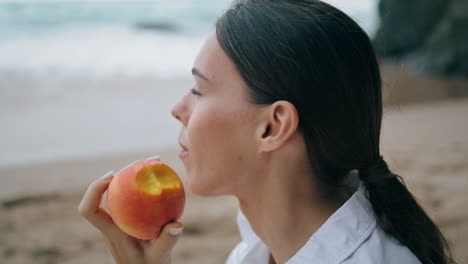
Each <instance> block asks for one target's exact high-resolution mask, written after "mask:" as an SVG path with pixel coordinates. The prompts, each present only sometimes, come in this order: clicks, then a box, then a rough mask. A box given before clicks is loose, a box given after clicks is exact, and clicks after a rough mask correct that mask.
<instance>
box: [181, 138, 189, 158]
mask: <svg viewBox="0 0 468 264" xmlns="http://www.w3.org/2000/svg"><path fill="white" fill-rule="evenodd" d="M179 145H180V147H181V148H182V149H181V150H180V151H179V158H180V159H184V158H186V157H187V156H188V149H187V147H186V146H185V145H184V144H182V143H180V141H179Z"/></svg>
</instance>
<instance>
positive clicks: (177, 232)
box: [169, 227, 184, 236]
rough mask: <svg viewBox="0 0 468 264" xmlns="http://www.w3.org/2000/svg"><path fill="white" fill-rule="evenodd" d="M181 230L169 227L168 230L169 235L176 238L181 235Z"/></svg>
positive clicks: (180, 228)
mask: <svg viewBox="0 0 468 264" xmlns="http://www.w3.org/2000/svg"><path fill="white" fill-rule="evenodd" d="M182 230H184V228H183V227H171V228H169V234H171V235H173V236H178V235H180V234H181V233H182Z"/></svg>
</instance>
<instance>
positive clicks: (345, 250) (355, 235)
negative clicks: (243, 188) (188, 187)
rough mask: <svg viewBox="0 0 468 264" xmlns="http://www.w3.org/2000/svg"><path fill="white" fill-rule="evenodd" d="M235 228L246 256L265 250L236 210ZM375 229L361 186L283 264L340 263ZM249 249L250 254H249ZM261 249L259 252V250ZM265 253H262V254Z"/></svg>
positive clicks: (245, 219)
mask: <svg viewBox="0 0 468 264" xmlns="http://www.w3.org/2000/svg"><path fill="white" fill-rule="evenodd" d="M237 224H238V227H239V232H240V234H241V237H242V241H243V242H244V243H246V246H247V251H246V253H247V252H249V251H257V253H260V252H259V251H262V252H261V253H262V254H261V255H263V256H264V255H267V254H268V249H267V247H266V245H265V244H264V243H263V241H262V240H261V239H260V238H259V237H258V236H257V235H256V234H255V233H254V231H253V230H252V227H251V226H250V224H249V222H248V220H247V218H246V217H245V216H244V215H243V214H242V212H241V211H240V210H239V214H238V217H237ZM375 227H376V221H375V217H374V215H373V209H372V205H371V204H370V202H369V200H368V199H367V195H366V189H365V187H364V185H363V184H362V183H361V184H360V186H359V188H358V189H357V191H356V192H354V194H353V195H352V196H351V197H350V198H349V199H348V200H347V201H346V202H345V203H344V204H343V205H342V206H341V207H340V208H339V209H338V210H337V211H336V212H335V213H333V214H332V215H331V216H330V218H328V220H327V221H326V222H325V223H324V224H323V225H322V226H321V227H320V228H319V229H318V230H317V231H316V232H315V233H314V234H313V235H312V236H311V237H310V239H309V240H308V241H307V242H306V244H305V245H304V246H303V247H302V248H301V249H300V250H299V251H298V252H297V253H296V254H295V255H294V256H293V257H291V259H289V260H288V261H287V262H286V264H298V263H317V264H320V263H340V262H341V261H343V260H344V259H346V258H347V257H348V256H350V255H351V254H352V253H353V252H354V251H355V250H356V249H357V248H358V247H359V245H361V244H362V243H363V242H364V241H365V240H366V238H367V237H368V236H369V235H370V234H371V233H372V231H373V230H374V229H375ZM249 249H250V250H249ZM259 249H262V250H259ZM264 251H265V252H264Z"/></svg>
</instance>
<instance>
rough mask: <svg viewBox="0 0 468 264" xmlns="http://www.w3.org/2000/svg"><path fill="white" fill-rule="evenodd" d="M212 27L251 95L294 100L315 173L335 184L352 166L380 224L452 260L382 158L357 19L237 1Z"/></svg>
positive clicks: (298, 6) (370, 56)
mask: <svg viewBox="0 0 468 264" xmlns="http://www.w3.org/2000/svg"><path fill="white" fill-rule="evenodd" d="M216 34H217V39H218V42H219V44H220V45H221V47H222V49H223V50H224V51H225V52H226V53H227V55H228V56H229V57H230V58H231V60H232V61H233V62H234V64H235V65H236V67H237V70H238V71H239V72H240V74H241V76H242V78H243V79H244V81H245V82H246V83H247V85H248V86H249V88H250V92H251V98H252V101H253V103H256V104H271V103H273V102H275V101H278V100H286V101H289V102H291V103H292V104H293V105H294V106H295V107H296V108H297V111H298V113H299V120H300V121H299V131H300V132H301V133H302V134H303V135H304V140H305V144H306V147H307V151H308V157H309V160H310V162H311V165H312V167H313V168H314V170H315V174H316V175H317V177H319V179H320V180H321V181H322V182H324V183H326V184H329V185H332V186H339V185H341V184H342V183H343V182H344V180H345V178H346V176H347V175H349V172H350V171H351V170H354V169H359V170H360V173H359V176H360V178H361V180H362V181H363V182H364V184H365V186H366V189H367V193H368V198H369V200H370V202H371V204H372V206H373V209H374V212H375V214H376V218H377V222H378V224H379V226H380V227H381V228H382V229H383V230H384V231H385V232H387V233H388V234H390V235H392V236H393V237H395V238H396V239H397V240H398V241H400V242H401V243H402V244H404V245H405V246H407V247H408V248H409V249H410V250H411V251H412V252H413V253H414V254H415V255H416V256H417V257H418V258H419V260H420V261H421V262H422V263H437V264H441V263H442V264H443V263H453V260H451V258H450V257H449V256H450V250H449V248H448V245H447V242H446V240H445V239H444V237H443V235H442V233H441V232H440V231H439V229H438V228H437V226H436V225H435V224H434V223H433V222H432V221H431V219H430V218H429V217H428V216H427V214H426V213H425V212H424V210H423V209H422V208H421V207H420V206H419V205H418V203H417V202H416V200H415V199H414V197H413V196H412V195H411V193H410V192H409V191H408V189H407V188H406V186H405V185H404V183H403V181H402V179H401V178H400V177H399V176H397V175H395V174H393V173H392V172H391V171H390V170H389V169H388V167H387V165H386V163H385V161H384V160H383V158H382V157H381V154H380V147H379V144H380V129H381V121H382V91H381V90H382V89H381V77H380V71H379V65H378V63H377V59H376V56H375V54H374V50H373V48H372V45H371V41H370V39H369V37H368V36H367V35H366V33H365V32H364V31H363V30H362V29H361V28H360V27H359V26H358V25H357V24H356V22H354V21H353V20H352V19H351V18H350V17H348V16H347V15H346V14H344V13H343V12H341V11H339V10H338V9H336V8H334V7H333V6H331V5H329V4H327V3H324V2H322V1H314V0H308V1H306V0H303V1H300V0H275V1H272V0H244V1H238V2H235V3H234V4H233V6H232V7H231V8H230V9H228V10H227V11H226V12H225V13H224V14H223V15H222V16H221V17H220V18H219V19H218V21H217V23H216ZM446 252H447V253H446Z"/></svg>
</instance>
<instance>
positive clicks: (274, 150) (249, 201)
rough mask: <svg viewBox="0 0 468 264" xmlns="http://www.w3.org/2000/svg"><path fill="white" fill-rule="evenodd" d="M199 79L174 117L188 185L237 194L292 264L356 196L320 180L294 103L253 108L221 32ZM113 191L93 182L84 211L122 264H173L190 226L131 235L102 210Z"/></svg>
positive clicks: (203, 54)
mask: <svg viewBox="0 0 468 264" xmlns="http://www.w3.org/2000/svg"><path fill="white" fill-rule="evenodd" d="M193 75H194V79H195V84H194V87H193V88H192V89H191V90H189V91H188V92H187V93H186V94H185V95H184V96H183V97H182V98H181V99H180V101H179V102H178V103H177V104H176V105H175V106H174V107H173V109H172V112H171V113H172V115H173V116H174V117H175V118H176V119H178V120H179V121H180V122H181V123H182V129H181V131H180V134H179V143H180V144H181V145H182V146H184V148H186V149H187V150H188V155H187V156H186V157H185V158H183V159H182V161H183V163H184V166H185V169H186V174H185V179H186V185H187V187H188V188H189V189H190V190H191V191H192V192H193V193H195V194H198V195H202V196H220V195H233V196H235V197H236V198H237V199H238V200H239V205H240V208H241V210H242V212H243V213H244V215H245V216H246V217H247V219H248V220H249V222H250V224H251V226H252V228H253V230H254V231H255V233H256V234H257V235H258V236H259V237H260V238H261V239H262V240H263V241H264V242H265V243H266V245H267V246H268V248H269V249H270V252H271V258H270V263H274V261H276V262H277V263H285V262H286V261H287V260H288V259H290V258H291V257H292V256H293V255H294V254H295V253H296V252H297V251H298V250H299V249H300V248H301V247H302V246H303V245H304V244H305V243H306V242H307V240H308V239H309V238H310V237H311V236H312V235H313V233H314V232H315V231H316V230H317V229H318V228H319V227H320V226H321V225H322V224H323V223H325V221H326V220H327V219H328V218H329V217H330V216H331V215H332V214H333V213H334V212H335V211H336V210H337V209H338V208H339V207H340V206H341V205H342V204H343V203H344V202H345V201H346V199H348V198H349V194H348V193H346V191H345V190H340V189H333V188H331V187H329V186H325V185H323V184H321V183H320V182H318V181H317V180H315V179H316V178H315V177H314V175H313V172H312V169H311V168H310V166H309V161H308V157H307V151H306V148H305V144H304V138H303V136H302V134H301V133H300V131H299V130H298V123H299V117H298V113H297V110H296V108H295V107H294V105H292V104H291V103H289V102H287V101H277V102H275V103H273V104H270V105H256V104H253V103H252V100H251V98H250V95H249V90H248V87H247V85H246V84H245V82H244V81H243V79H242V77H241V76H240V74H239V72H238V71H237V69H236V67H235V65H234V64H233V63H232V61H231V60H230V59H229V57H228V56H227V55H226V54H225V52H224V51H223V50H222V48H221V47H220V45H219V43H218V41H217V39H216V35H215V34H212V35H211V36H210V37H209V38H208V39H207V41H206V42H205V44H204V45H203V47H202V48H201V50H200V52H199V54H198V56H197V58H196V60H195V63H194V70H193ZM107 185H108V182H107V183H106V182H105V181H103V180H101V179H98V180H96V181H95V182H94V183H92V184H91V185H90V187H89V188H88V190H87V193H86V194H85V197H84V198H83V200H82V202H81V204H80V208H79V211H80V213H81V214H82V215H83V216H84V217H85V218H86V219H87V220H88V221H90V222H91V224H93V225H94V226H95V227H96V228H98V229H99V230H100V231H101V232H102V233H103V234H104V238H105V241H106V242H107V245H108V246H109V248H110V250H111V253H112V254H113V256H114V259H116V261H117V263H152V264H155V263H165V264H167V263H170V252H171V249H172V248H173V246H174V244H175V243H176V241H177V238H178V237H179V235H171V234H170V232H169V230H170V229H171V228H179V229H180V228H182V224H181V223H170V224H167V225H166V226H165V227H164V229H163V232H162V234H161V236H160V237H159V238H158V239H155V240H154V241H144V242H142V241H137V240H134V239H131V238H129V237H128V236H125V235H124V234H123V233H122V232H121V231H120V232H119V230H118V228H116V227H115V224H113V223H112V220H111V219H109V217H108V215H107V214H106V213H105V211H104V210H103V209H101V208H99V201H100V199H101V195H102V193H103V192H105V190H106V188H107ZM273 259H274V260H273Z"/></svg>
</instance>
